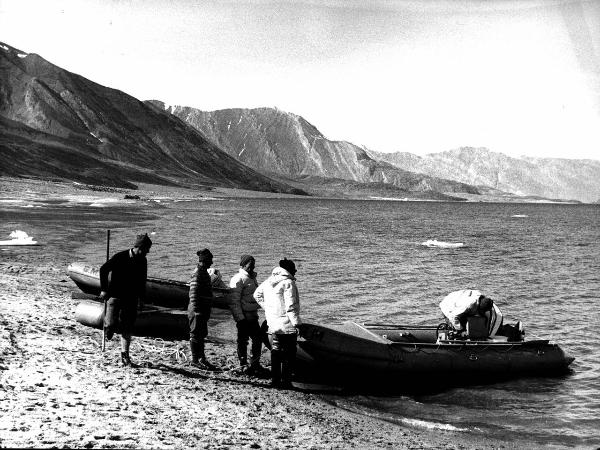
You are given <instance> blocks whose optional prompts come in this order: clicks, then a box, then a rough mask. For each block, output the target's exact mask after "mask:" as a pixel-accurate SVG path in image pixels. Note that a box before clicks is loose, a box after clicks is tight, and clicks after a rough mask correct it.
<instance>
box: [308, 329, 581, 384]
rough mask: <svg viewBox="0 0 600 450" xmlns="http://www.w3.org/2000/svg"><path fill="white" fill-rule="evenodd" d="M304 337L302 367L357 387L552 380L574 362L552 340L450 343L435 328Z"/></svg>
mask: <svg viewBox="0 0 600 450" xmlns="http://www.w3.org/2000/svg"><path fill="white" fill-rule="evenodd" d="M300 336H301V338H300V340H299V342H298V346H299V353H298V358H299V359H300V361H299V362H300V363H302V365H303V366H307V365H308V366H310V367H311V369H310V370H311V371H312V372H313V373H315V372H319V371H321V372H322V373H327V374H328V375H333V376H335V377H337V378H338V379H342V380H352V381H358V382H359V383H362V382H364V381H366V380H370V381H373V380H375V381H376V382H381V383H384V382H388V381H391V382H396V383H397V382H398V381H399V380H401V379H404V378H412V379H416V380H425V379H431V378H433V379H435V380H438V381H440V380H452V379H467V378H469V379H473V378H474V379H479V380H485V379H486V378H492V377H493V378H504V377H513V376H517V375H525V374H528V375H552V374H560V373H565V372H566V371H567V369H568V366H569V364H571V363H572V362H573V360H574V358H571V357H568V356H566V355H565V353H564V352H563V351H562V349H561V348H560V347H559V346H558V345H557V344H554V343H550V342H549V341H548V340H529V341H527V340H519V341H516V342H509V341H508V340H507V338H506V337H502V336H499V337H497V338H494V339H489V338H486V339H478V340H477V339H474V340H471V339H461V340H458V339H446V338H445V336H444V335H443V334H442V333H441V332H440V327H433V326H432V327H427V326H404V325H385V324H383V325H382V324H362V325H361V324H358V323H355V322H345V323H343V324H341V325H327V326H325V325H317V324H312V323H305V324H302V325H301V326H300ZM319 369H320V370H319ZM340 377H341V378H340Z"/></svg>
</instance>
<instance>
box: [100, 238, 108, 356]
mask: <svg viewBox="0 0 600 450" xmlns="http://www.w3.org/2000/svg"><path fill="white" fill-rule="evenodd" d="M109 259H110V230H106V260H107V261H108V260H109ZM107 303H108V299H107V298H105V299H104V314H103V316H102V351H104V350H106V325H105V324H106V310H107V309H108V307H107Z"/></svg>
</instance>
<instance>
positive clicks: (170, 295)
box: [67, 262, 229, 309]
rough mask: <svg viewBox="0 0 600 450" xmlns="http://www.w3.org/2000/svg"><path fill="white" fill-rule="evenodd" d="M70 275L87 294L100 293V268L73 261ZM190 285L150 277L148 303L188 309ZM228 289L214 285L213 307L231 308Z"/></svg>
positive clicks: (147, 291)
mask: <svg viewBox="0 0 600 450" xmlns="http://www.w3.org/2000/svg"><path fill="white" fill-rule="evenodd" d="M67 272H68V274H69V277H70V278H71V279H72V280H73V281H74V282H75V284H76V285H77V287H78V288H79V289H81V291H83V292H84V293H86V294H93V295H99V294H100V270H99V268H98V267H94V266H89V265H86V264H84V263H77V262H76V263H72V264H69V267H68V268H67ZM189 291H190V287H189V285H188V284H187V283H184V282H183V281H176V280H169V279H165V278H153V277H148V278H147V281H146V304H149V305H155V306H162V307H165V308H174V309H186V308H187V306H188V303H189ZM227 292H228V289H222V288H216V287H213V295H214V300H213V305H212V306H213V308H219V309H229V305H228V302H227V297H226V295H227Z"/></svg>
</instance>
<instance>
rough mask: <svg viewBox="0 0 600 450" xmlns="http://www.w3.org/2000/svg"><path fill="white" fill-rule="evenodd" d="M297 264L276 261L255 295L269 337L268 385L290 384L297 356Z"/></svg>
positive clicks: (298, 320) (298, 318)
mask: <svg viewBox="0 0 600 450" xmlns="http://www.w3.org/2000/svg"><path fill="white" fill-rule="evenodd" d="M295 274H296V265H295V264H294V262H293V261H292V260H290V259H286V258H284V259H282V260H281V261H279V267H275V268H274V269H273V271H272V273H271V275H270V276H269V278H267V279H266V280H265V281H263V282H262V283H261V284H260V285H259V286H258V288H257V289H256V291H254V298H255V299H256V301H257V302H258V304H259V305H260V306H261V307H262V308H263V309H264V310H265V317H266V319H267V323H268V325H269V331H268V332H269V335H270V336H271V339H272V348H271V385H272V386H273V387H276V388H286V389H288V388H291V387H292V376H293V372H294V361H295V359H296V344H297V341H298V328H297V327H298V326H299V325H300V324H301V323H302V321H301V320H300V299H299V295H298V287H297V286H296V278H295V277H294V275H295Z"/></svg>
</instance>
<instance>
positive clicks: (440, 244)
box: [421, 239, 465, 248]
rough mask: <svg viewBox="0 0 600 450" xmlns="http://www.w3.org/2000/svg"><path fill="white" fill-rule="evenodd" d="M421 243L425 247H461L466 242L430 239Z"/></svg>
mask: <svg viewBox="0 0 600 450" xmlns="http://www.w3.org/2000/svg"><path fill="white" fill-rule="evenodd" d="M421 245H424V246H425V247H439V248H460V247H464V246H465V244H464V243H463V242H444V241H438V240H437V239H429V240H427V241H425V242H423V243H422V244H421Z"/></svg>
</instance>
